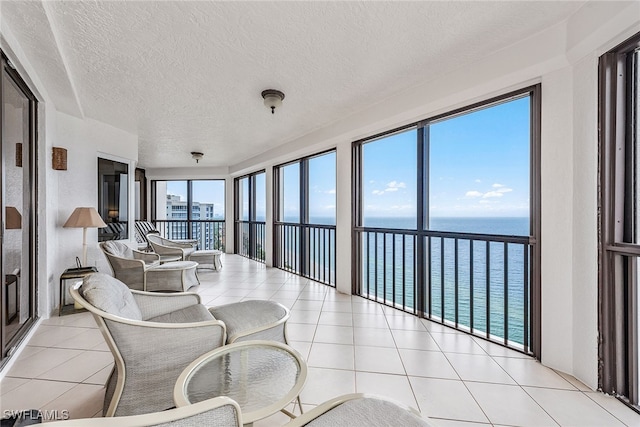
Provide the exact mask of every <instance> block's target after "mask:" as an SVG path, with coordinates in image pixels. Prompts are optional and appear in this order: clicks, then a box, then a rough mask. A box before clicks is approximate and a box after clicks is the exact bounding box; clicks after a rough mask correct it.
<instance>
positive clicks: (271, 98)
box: [262, 89, 284, 114]
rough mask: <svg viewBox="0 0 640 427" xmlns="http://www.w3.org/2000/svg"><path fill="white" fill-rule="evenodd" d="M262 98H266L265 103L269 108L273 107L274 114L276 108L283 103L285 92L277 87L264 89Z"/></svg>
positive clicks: (272, 112)
mask: <svg viewBox="0 0 640 427" xmlns="http://www.w3.org/2000/svg"><path fill="white" fill-rule="evenodd" d="M262 98H263V99H264V105H265V106H266V107H267V108H271V114H274V113H275V112H276V108H277V107H279V106H281V105H282V100H283V99H284V93H282V92H280V91H279V90H276V89H267V90H263V91H262Z"/></svg>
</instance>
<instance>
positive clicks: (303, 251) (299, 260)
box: [274, 222, 336, 287]
mask: <svg viewBox="0 0 640 427" xmlns="http://www.w3.org/2000/svg"><path fill="white" fill-rule="evenodd" d="M274 236H275V251H274V266H275V267H278V268H281V269H283V270H286V271H290V272H292V273H296V274H299V275H301V276H303V277H306V278H308V279H312V280H315V281H317V282H321V283H324V284H326V285H329V286H333V287H335V285H336V227H335V225H318V224H315V225H314V224H296V223H283V222H277V223H275V224H274Z"/></svg>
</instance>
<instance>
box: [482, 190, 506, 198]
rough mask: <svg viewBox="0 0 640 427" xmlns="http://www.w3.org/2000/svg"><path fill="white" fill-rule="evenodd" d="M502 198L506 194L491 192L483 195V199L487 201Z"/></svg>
mask: <svg viewBox="0 0 640 427" xmlns="http://www.w3.org/2000/svg"><path fill="white" fill-rule="evenodd" d="M502 196H504V193H501V192H499V191H489V192H487V193H484V194H483V195H482V198H483V199H487V198H489V197H502Z"/></svg>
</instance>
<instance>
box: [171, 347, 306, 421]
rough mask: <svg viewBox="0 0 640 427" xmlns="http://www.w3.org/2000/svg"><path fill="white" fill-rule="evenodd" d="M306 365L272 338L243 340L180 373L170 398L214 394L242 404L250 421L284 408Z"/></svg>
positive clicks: (187, 400)
mask: <svg viewBox="0 0 640 427" xmlns="http://www.w3.org/2000/svg"><path fill="white" fill-rule="evenodd" d="M306 379H307V365H306V363H305V362H304V360H303V359H302V356H300V354H299V353H298V352H297V351H296V350H294V349H293V348H291V347H289V346H287V345H285V344H281V343H278V342H275V341H244V342H237V343H234V344H229V345H226V346H223V347H220V348H217V349H215V350H213V351H210V352H208V353H206V354H204V355H202V356H200V357H199V358H198V359H196V360H194V361H193V362H192V363H191V364H190V365H189V366H187V367H186V368H185V369H184V371H182V373H181V374H180V377H179V378H178V381H177V382H176V385H175V388H174V393H173V398H174V401H175V403H176V406H177V407H181V406H186V405H189V404H191V403H197V402H200V401H203V400H206V399H211V398H213V397H218V396H227V397H229V398H231V399H233V400H235V401H236V402H238V404H239V405H240V408H241V410H242V421H243V422H244V423H245V424H251V423H253V422H254V421H257V420H260V419H262V418H266V417H268V416H269V415H272V414H275V413H276V412H278V411H283V412H284V413H286V414H287V415H289V416H291V414H290V413H289V412H288V411H286V410H284V408H285V407H286V406H287V405H288V404H289V403H290V402H291V401H293V400H294V399H295V398H296V397H297V396H298V395H299V394H300V391H301V390H302V387H303V386H304V383H305V381H306Z"/></svg>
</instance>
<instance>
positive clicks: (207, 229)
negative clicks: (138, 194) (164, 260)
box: [165, 194, 223, 249]
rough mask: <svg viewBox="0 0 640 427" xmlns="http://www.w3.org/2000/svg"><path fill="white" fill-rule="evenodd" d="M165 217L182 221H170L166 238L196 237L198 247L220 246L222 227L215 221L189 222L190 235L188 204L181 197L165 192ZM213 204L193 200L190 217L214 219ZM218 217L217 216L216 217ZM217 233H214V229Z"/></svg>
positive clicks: (214, 247) (193, 218)
mask: <svg viewBox="0 0 640 427" xmlns="http://www.w3.org/2000/svg"><path fill="white" fill-rule="evenodd" d="M165 206H166V211H165V213H166V219H167V220H169V221H170V220H174V221H175V220H179V221H184V222H175V223H174V222H172V223H169V224H168V225H167V238H169V239H198V242H199V244H198V246H199V248H200V249H218V248H220V247H221V246H222V233H223V228H220V227H218V223H215V222H206V223H201V222H195V223H192V224H191V236H189V232H188V226H189V225H188V223H187V222H186V221H187V218H188V204H187V201H185V200H182V197H180V196H177V195H173V194H167V200H166V205H165ZM214 208H215V206H214V204H213V203H201V202H193V203H192V204H191V219H192V220H193V221H199V220H214V219H216V218H214V215H215V209H214ZM218 219H219V218H218ZM218 229H219V231H220V232H219V233H217V234H216V230H218Z"/></svg>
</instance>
